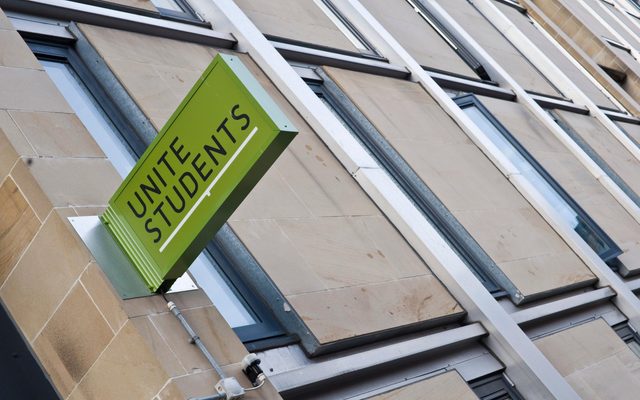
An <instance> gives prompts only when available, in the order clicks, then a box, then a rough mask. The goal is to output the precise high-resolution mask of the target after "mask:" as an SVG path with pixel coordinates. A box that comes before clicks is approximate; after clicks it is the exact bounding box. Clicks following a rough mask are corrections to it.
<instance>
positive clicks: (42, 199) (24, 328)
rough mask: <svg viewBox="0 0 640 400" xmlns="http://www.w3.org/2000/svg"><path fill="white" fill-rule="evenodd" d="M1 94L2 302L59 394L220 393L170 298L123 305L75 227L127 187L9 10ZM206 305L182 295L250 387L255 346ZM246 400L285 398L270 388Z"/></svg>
mask: <svg viewBox="0 0 640 400" xmlns="http://www.w3.org/2000/svg"><path fill="white" fill-rule="evenodd" d="M0 87H2V90H0V300H1V301H2V302H3V303H4V305H5V306H6V307H7V309H8V310H9V312H10V314H11V316H12V317H13V319H14V320H15V321H16V323H17V325H18V327H19V328H20V330H21V332H22V334H23V335H24V336H25V338H26V340H27V342H28V344H29V345H30V346H31V347H32V349H33V350H34V352H35V354H36V356H37V358H38V359H39V361H40V362H41V364H42V365H43V367H44V370H45V372H46V373H47V374H48V375H49V376H50V378H51V381H52V382H53V384H54V386H55V388H56V390H57V391H58V392H59V394H60V395H61V396H62V398H63V399H74V400H80V399H82V400H85V399H86V400H88V399H153V400H161V399H162V400H166V399H184V398H186V397H188V396H195V395H197V396H204V395H208V394H211V393H212V391H213V386H214V384H215V382H216V381H217V380H218V378H217V377H216V376H215V375H214V374H213V372H212V370H211V368H210V367H208V366H207V364H206V363H205V362H204V358H203V356H201V355H200V354H199V353H198V352H197V350H196V349H195V347H193V346H192V345H190V344H189V343H188V338H187V335H186V333H185V332H184V330H183V329H182V327H181V326H179V325H178V323H177V322H176V321H175V320H174V319H173V316H171V315H169V314H168V313H167V310H166V306H165V304H164V301H163V300H162V298H160V297H157V296H155V297H150V298H145V299H141V300H134V301H131V302H123V301H121V300H120V298H119V296H118V295H117V294H116V293H115V292H114V290H113V288H112V286H111V284H110V282H109V281H108V280H107V279H106V278H105V276H104V275H103V273H102V271H101V269H100V267H99V266H98V265H97V264H96V263H95V261H94V260H93V259H92V256H91V254H90V253H89V252H88V251H87V249H86V247H85V246H84V244H83V243H82V241H81V240H80V239H79V238H78V237H77V235H76V234H75V232H74V231H73V228H72V227H71V226H70V224H69V222H68V220H67V217H69V216H78V215H95V214H96V213H97V212H99V211H100V210H102V209H103V208H104V207H105V205H106V203H107V201H108V199H109V197H110V196H111V194H112V193H113V191H114V190H115V188H116V187H117V186H118V185H119V184H120V181H121V180H120V177H119V176H118V174H117V173H116V171H115V170H114V169H113V167H112V166H111V164H110V162H109V161H108V160H107V159H106V157H105V156H104V154H103V153H102V151H101V150H100V149H99V147H98V146H97V144H96V143H95V142H94V140H93V139H92V138H91V136H90V135H89V133H88V132H87V131H86V130H85V128H84V127H83V125H82V123H81V122H80V121H79V120H78V118H77V117H76V116H75V114H74V113H73V111H72V110H71V109H70V107H69V106H68V105H67V103H66V102H65V100H64V98H63V97H62V95H61V94H60V93H59V92H58V90H57V88H56V87H55V86H54V84H53V83H52V82H51V81H50V80H49V78H48V76H47V73H46V72H45V71H44V70H43V69H42V67H41V66H40V64H39V62H38V61H37V60H36V58H35V57H34V56H33V54H32V53H31V51H30V50H29V48H28V47H27V45H26V44H25V43H24V41H23V40H22V39H21V37H20V36H19V35H18V33H17V32H15V31H14V30H13V27H12V26H11V24H10V23H9V21H8V20H7V19H6V17H5V15H4V14H3V13H2V12H1V11H0ZM194 298H195V299H196V300H192V299H194ZM203 299H206V296H205V295H204V294H203V293H202V292H201V291H197V292H187V293H181V294H177V295H173V296H172V300H174V301H176V302H177V303H178V304H179V305H180V306H182V307H185V308H189V309H188V310H186V311H185V315H186V318H187V319H188V320H190V321H191V322H192V323H193V325H194V327H195V328H196V329H198V331H199V332H200V334H201V335H202V337H203V339H204V340H205V342H206V343H207V345H208V346H209V348H210V349H211V350H212V351H213V353H214V354H215V355H216V356H218V357H220V360H221V363H222V364H223V365H225V368H226V369H227V371H228V373H230V374H233V375H236V376H238V378H239V379H240V380H241V382H242V383H243V384H244V385H245V386H249V383H248V382H247V381H246V379H245V378H244V376H243V374H242V373H241V371H240V370H239V364H238V363H239V362H240V361H241V360H242V358H243V357H244V355H245V354H246V353H247V351H246V349H245V348H244V346H243V345H242V344H241V343H240V341H239V340H238V338H237V337H236V335H235V333H234V332H233V330H232V329H231V328H229V326H228V325H227V324H226V322H225V321H224V320H223V319H222V317H221V316H220V315H219V313H218V312H217V311H216V310H215V308H213V306H211V304H210V303H209V302H208V300H203ZM140 310H144V312H141V311H140ZM172 357H173V358H172ZM247 398H264V399H279V398H280V397H279V395H278V394H277V393H276V392H275V390H274V389H273V387H271V385H270V384H267V385H266V386H265V387H264V388H263V389H261V391H260V392H257V393H255V392H254V394H253V395H252V396H248V397H247Z"/></svg>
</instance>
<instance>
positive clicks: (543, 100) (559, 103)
mask: <svg viewBox="0 0 640 400" xmlns="http://www.w3.org/2000/svg"><path fill="white" fill-rule="evenodd" d="M529 95H530V96H531V98H532V99H533V100H534V101H535V102H536V103H538V105H539V106H540V107H542V108H550V109H555V110H565V111H570V112H574V113H577V114H583V115H588V114H589V109H588V108H587V107H585V106H580V105H577V104H574V103H572V102H571V101H566V100H558V99H554V98H551V97H547V96H542V95H539V94H531V93H530V94H529Z"/></svg>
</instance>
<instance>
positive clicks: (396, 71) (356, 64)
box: [0, 0, 409, 79]
mask: <svg viewBox="0 0 640 400" xmlns="http://www.w3.org/2000/svg"><path fill="white" fill-rule="evenodd" d="M0 1H2V0H0ZM270 43H271V44H272V45H273V47H274V48H275V49H276V50H277V51H278V52H279V53H280V54H281V55H282V57H284V58H285V59H287V60H289V61H300V62H304V63H309V64H316V65H329V66H332V67H338V68H344V69H350V70H353V71H360V72H366V73H369V74H375V75H383V76H390V77H393V78H402V79H405V78H407V77H408V76H409V71H407V69H406V68H404V67H399V66H397V65H393V64H389V63H386V62H383V61H378V60H373V59H369V58H363V57H355V56H350V55H346V54H340V53H334V52H330V51H326V50H319V49H312V48H309V47H304V46H298V45H295V44H290V43H282V42H276V41H270Z"/></svg>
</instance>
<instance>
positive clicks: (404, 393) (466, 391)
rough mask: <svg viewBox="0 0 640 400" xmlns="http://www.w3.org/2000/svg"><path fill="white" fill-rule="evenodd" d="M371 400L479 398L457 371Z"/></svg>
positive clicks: (456, 399) (457, 399) (473, 399)
mask: <svg viewBox="0 0 640 400" xmlns="http://www.w3.org/2000/svg"><path fill="white" fill-rule="evenodd" d="M369 399H370V400H425V399H433V400H436V399H437V400H477V399H478V396H476V395H475V393H473V391H472V390H471V389H470V388H469V386H467V383H466V382H465V381H464V380H463V379H462V377H460V375H459V374H458V373H457V372H456V371H451V372H446V373H444V374H441V375H438V376H435V377H433V378H429V379H425V380H422V381H420V382H417V383H413V384H411V385H407V386H404V387H402V388H400V389H396V390H392V391H390V392H387V393H384V394H381V395H378V396H374V397H370V398H369Z"/></svg>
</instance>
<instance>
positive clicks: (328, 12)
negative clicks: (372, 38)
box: [314, 0, 369, 52]
mask: <svg viewBox="0 0 640 400" xmlns="http://www.w3.org/2000/svg"><path fill="white" fill-rule="evenodd" d="M314 3H316V5H317V6H318V7H320V9H321V10H322V12H324V13H325V15H326V16H327V17H329V19H330V20H331V22H333V23H334V24H335V25H336V26H337V27H338V29H340V32H342V34H343V35H345V36H346V37H347V39H349V41H350V42H351V43H352V44H353V45H354V46H355V47H356V48H357V49H358V50H360V51H362V52H367V51H369V49H368V48H367V46H365V44H364V43H362V41H361V40H360V39H359V38H358V37H357V36H356V35H355V34H354V33H353V32H352V31H351V29H349V27H348V26H347V25H345V24H344V23H343V22H342V21H341V20H340V18H338V16H337V15H335V14H334V13H333V11H332V10H331V9H329V7H328V6H327V5H326V4H325V3H324V1H322V0H314Z"/></svg>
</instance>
